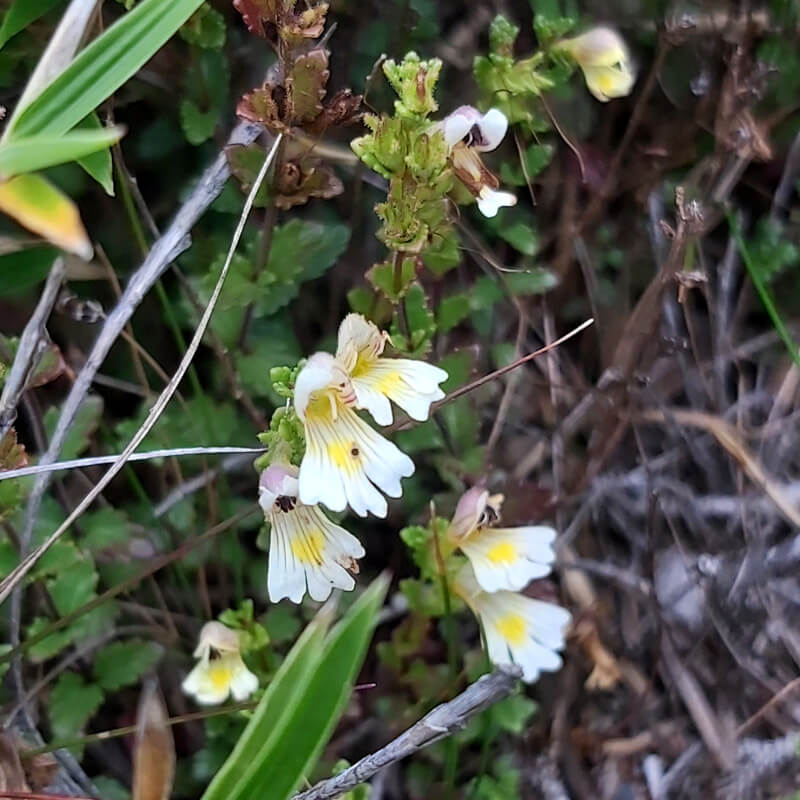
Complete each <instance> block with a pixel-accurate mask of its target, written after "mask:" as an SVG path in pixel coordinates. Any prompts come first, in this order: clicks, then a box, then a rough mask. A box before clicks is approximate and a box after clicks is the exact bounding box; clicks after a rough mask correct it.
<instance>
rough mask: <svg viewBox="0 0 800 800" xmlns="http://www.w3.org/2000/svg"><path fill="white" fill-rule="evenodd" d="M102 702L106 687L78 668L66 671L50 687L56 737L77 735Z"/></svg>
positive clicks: (52, 723)
mask: <svg viewBox="0 0 800 800" xmlns="http://www.w3.org/2000/svg"><path fill="white" fill-rule="evenodd" d="M102 703H103V690H102V689H101V688H100V687H99V686H95V685H94V684H87V683H85V682H84V680H83V678H81V676H80V675H78V674H77V673H75V672H64V673H63V674H62V675H61V676H60V677H59V679H58V680H57V681H56V684H55V686H53V688H52V689H51V690H50V702H49V703H48V712H49V715H50V727H51V728H52V732H53V736H54V737H55V738H56V739H64V738H67V737H70V736H75V735H76V734H78V733H80V732H81V731H82V730H83V727H84V725H86V723H87V722H88V721H89V719H90V718H91V717H92V716H94V714H95V712H96V711H97V709H98V708H100V706H101V705H102Z"/></svg>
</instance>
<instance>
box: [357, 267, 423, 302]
mask: <svg viewBox="0 0 800 800" xmlns="http://www.w3.org/2000/svg"><path fill="white" fill-rule="evenodd" d="M417 266H418V262H417V259H416V258H413V257H411V256H405V257H403V259H402V263H401V266H400V274H399V275H395V266H394V262H393V261H383V262H381V263H380V264H374V265H373V266H372V267H370V269H369V270H367V274H366V278H367V280H368V281H369V282H370V283H371V284H372V285H373V286H374V287H375V288H376V289H377V290H378V291H379V292H381V294H383V296H384V297H385V298H386V299H387V300H389V301H391V302H392V303H397V302H399V301H400V300H402V298H403V297H405V296H406V294H407V292H408V290H409V288H410V286H411V284H412V283H413V282H414V280H415V279H416V277H417Z"/></svg>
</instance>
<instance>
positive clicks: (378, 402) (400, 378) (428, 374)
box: [336, 314, 447, 425]
mask: <svg viewBox="0 0 800 800" xmlns="http://www.w3.org/2000/svg"><path fill="white" fill-rule="evenodd" d="M388 338H389V336H388V334H387V333H384V332H381V331H380V330H379V329H378V327H377V326H376V325H375V324H373V323H372V322H369V321H367V320H366V319H364V317H363V316H362V315H361V314H348V315H347V316H346V317H345V318H344V319H343V320H342V324H341V325H340V326H339V339H338V343H337V348H336V359H337V360H338V361H339V363H340V364H341V365H342V366H343V367H344V369H345V371H346V372H347V373H348V375H349V377H350V382H351V384H352V386H353V390H354V392H355V395H356V408H363V409H366V410H367V411H369V413H370V414H372V417H373V418H374V420H375V422H377V423H378V424H379V425H390V424H391V422H392V406H391V403H390V402H389V401H390V400H391V401H392V402H394V403H396V404H397V405H398V406H400V408H402V409H403V410H404V411H405V412H406V413H407V414H408V415H409V416H410V417H411V418H412V419H415V420H418V421H419V422H424V421H425V420H426V419H428V416H429V415H430V409H431V403H433V402H435V401H436V400H441V399H442V398H443V397H444V392H443V391H442V390H441V389H440V388H439V384H440V383H442V381H445V380H447V373H446V372H445V371H444V370H443V369H440V368H439V367H435V366H434V365H433V364H428V363H426V362H425V361H416V360H414V359H410V358H382V357H381V353H383V348H384V346H385V345H386V342H387V340H388Z"/></svg>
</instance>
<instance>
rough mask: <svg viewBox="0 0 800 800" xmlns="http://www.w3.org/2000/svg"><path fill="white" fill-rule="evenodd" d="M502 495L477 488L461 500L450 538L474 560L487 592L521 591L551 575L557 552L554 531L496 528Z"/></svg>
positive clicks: (527, 527) (531, 527) (532, 527)
mask: <svg viewBox="0 0 800 800" xmlns="http://www.w3.org/2000/svg"><path fill="white" fill-rule="evenodd" d="M501 502H502V495H494V496H492V497H490V496H489V492H488V491H487V490H486V489H483V488H481V487H477V486H476V487H473V488H472V489H469V490H468V491H467V492H465V493H464V494H463V495H462V496H461V499H460V500H459V501H458V505H457V506H456V510H455V513H454V515H453V520H452V522H451V523H450V527H449V529H448V536H449V537H450V539H451V541H453V542H455V543H456V544H457V545H458V547H459V548H461V550H462V552H463V553H464V555H466V556H467V558H468V559H469V560H470V563H471V564H472V567H473V569H474V571H475V577H476V579H477V581H478V583H479V584H480V586H481V588H482V589H483V591H485V592H497V591H499V590H507V591H519V590H520V589H524V588H525V586H527V585H528V583H530V582H531V581H532V580H535V579H536V578H543V577H544V576H545V575H549V574H550V571H551V567H552V564H553V561H555V553H554V552H553V548H552V544H553V542H554V541H555V538H556V532H555V530H554V529H553V528H551V527H549V526H546V525H525V526H522V527H519V528H495V527H492V525H494V523H495V522H496V521H497V520H498V519H499V514H500V504H501Z"/></svg>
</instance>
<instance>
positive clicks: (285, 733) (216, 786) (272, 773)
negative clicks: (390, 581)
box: [203, 578, 387, 800]
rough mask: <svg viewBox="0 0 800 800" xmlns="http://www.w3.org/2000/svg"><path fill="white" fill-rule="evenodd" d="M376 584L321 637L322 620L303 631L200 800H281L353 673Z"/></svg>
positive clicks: (304, 768)
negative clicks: (222, 799)
mask: <svg viewBox="0 0 800 800" xmlns="http://www.w3.org/2000/svg"><path fill="white" fill-rule="evenodd" d="M386 589H387V582H386V580H385V579H384V578H379V579H378V580H376V581H375V582H374V583H373V584H372V586H370V588H369V589H367V590H366V591H365V592H364V593H363V594H362V595H361V597H360V598H359V599H358V600H357V601H356V602H355V603H354V604H353V606H352V607H351V608H350V609H349V611H348V612H347V614H346V615H345V617H344V618H343V619H342V621H341V622H340V623H339V624H337V625H336V626H335V627H334V628H333V629H332V630H331V631H330V633H329V634H327V635H326V631H327V626H328V624H329V619H330V616H329V614H326V615H325V616H324V617H323V619H321V620H320V619H318V620H317V621H315V622H312V624H311V625H310V626H309V627H308V628H307V629H306V631H305V633H304V634H303V635H302V636H301V637H300V639H299V640H298V642H297V644H296V645H295V646H294V647H293V648H292V651H291V652H290V653H289V655H288V656H287V657H286V659H285V660H284V662H283V664H282V665H281V668H280V670H279V671H278V673H277V674H276V675H275V677H274V678H273V680H272V683H271V684H270V686H269V688H268V689H267V691H266V693H265V694H264V697H263V698H262V700H261V702H260V703H259V706H258V708H257V709H256V711H255V712H254V714H253V717H252V719H251V720H250V723H249V725H248V726H247V729H246V730H245V732H244V733H243V734H242V736H241V737H240V739H239V741H238V743H237V745H236V748H235V749H234V751H233V753H232V754H231V756H230V758H229V759H228V761H226V763H225V764H224V765H223V767H222V769H221V770H220V771H219V772H218V773H217V775H216V776H215V778H214V780H213V781H212V783H211V785H210V786H209V788H208V789H207V790H206V792H205V794H204V795H203V800H217V798H222V797H225V798H226V800H240V799H241V800H244V798H246V797H252V796H254V794H256V795H258V796H259V797H261V798H263V800H273V798H274V800H285V798H287V797H289V795H290V794H291V792H292V791H293V790H294V789H295V788H296V787H297V786H298V785H299V783H300V781H301V780H302V778H303V776H304V775H306V774H307V772H308V769H309V768H310V766H311V765H312V764H313V762H314V761H315V760H316V758H317V757H318V756H319V754H320V752H321V751H322V748H323V747H324V746H325V743H326V741H327V739H328V737H329V736H330V734H331V732H332V731H333V728H334V726H335V724H336V721H337V720H338V718H339V715H340V714H341V712H342V710H343V709H344V705H345V703H346V701H347V698H348V696H349V694H350V690H351V684H352V682H353V680H354V679H355V676H356V673H357V671H358V669H359V667H360V666H361V662H362V660H363V658H364V653H365V651H366V647H367V644H368V643H369V639H370V637H371V635H372V629H373V627H374V625H375V615H376V613H377V611H378V608H379V607H380V605H381V604H382V602H383V598H384V596H385V594H386Z"/></svg>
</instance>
